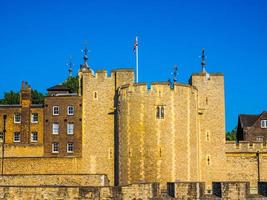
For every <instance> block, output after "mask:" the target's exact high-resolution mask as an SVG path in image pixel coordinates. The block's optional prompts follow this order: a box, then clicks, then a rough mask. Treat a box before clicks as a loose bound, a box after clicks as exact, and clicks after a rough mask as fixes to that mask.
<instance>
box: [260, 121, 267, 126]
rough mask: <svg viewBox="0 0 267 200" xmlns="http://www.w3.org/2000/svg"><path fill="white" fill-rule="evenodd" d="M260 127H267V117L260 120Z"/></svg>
mask: <svg viewBox="0 0 267 200" xmlns="http://www.w3.org/2000/svg"><path fill="white" fill-rule="evenodd" d="M261 128H267V119H262V120H261Z"/></svg>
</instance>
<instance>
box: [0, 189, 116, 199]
mask: <svg viewBox="0 0 267 200" xmlns="http://www.w3.org/2000/svg"><path fill="white" fill-rule="evenodd" d="M0 199H5V200H40V199H46V200H54V199H58V200H73V199H83V200H86V199H87V200H114V199H118V198H116V191H115V190H114V188H112V187H53V186H49V187H19V186H9V187H3V186H0ZM118 200H119V199H118Z"/></svg>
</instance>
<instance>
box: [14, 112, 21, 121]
mask: <svg viewBox="0 0 267 200" xmlns="http://www.w3.org/2000/svg"><path fill="white" fill-rule="evenodd" d="M20 122H21V116H20V114H19V113H16V114H14V123H20Z"/></svg>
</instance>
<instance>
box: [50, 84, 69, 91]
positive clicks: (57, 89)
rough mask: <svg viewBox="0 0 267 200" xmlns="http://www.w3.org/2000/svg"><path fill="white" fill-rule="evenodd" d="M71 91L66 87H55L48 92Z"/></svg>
mask: <svg viewBox="0 0 267 200" xmlns="http://www.w3.org/2000/svg"><path fill="white" fill-rule="evenodd" d="M69 90H70V89H69V88H68V87H66V86H64V85H55V86H53V87H50V88H48V89H47V91H69Z"/></svg>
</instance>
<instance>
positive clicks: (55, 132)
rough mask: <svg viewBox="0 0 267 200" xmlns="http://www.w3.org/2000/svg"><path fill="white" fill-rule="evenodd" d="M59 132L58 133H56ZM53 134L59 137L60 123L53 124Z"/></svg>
mask: <svg viewBox="0 0 267 200" xmlns="http://www.w3.org/2000/svg"><path fill="white" fill-rule="evenodd" d="M56 125H57V128H56ZM55 130H57V131H55ZM52 134H53V135H58V134H59V123H58V122H54V123H53V124H52Z"/></svg>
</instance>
